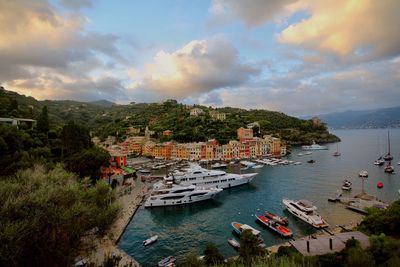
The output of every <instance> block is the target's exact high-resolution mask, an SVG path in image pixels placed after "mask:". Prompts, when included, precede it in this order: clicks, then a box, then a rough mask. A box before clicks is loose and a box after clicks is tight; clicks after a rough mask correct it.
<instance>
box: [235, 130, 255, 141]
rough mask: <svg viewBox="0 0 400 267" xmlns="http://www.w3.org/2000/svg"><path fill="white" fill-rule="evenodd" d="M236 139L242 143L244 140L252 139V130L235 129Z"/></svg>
mask: <svg viewBox="0 0 400 267" xmlns="http://www.w3.org/2000/svg"><path fill="white" fill-rule="evenodd" d="M237 138H238V139H239V140H240V141H242V140H245V139H252V138H253V129H246V128H243V127H240V128H239V129H237Z"/></svg>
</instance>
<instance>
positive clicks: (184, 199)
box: [144, 184, 222, 208]
mask: <svg viewBox="0 0 400 267" xmlns="http://www.w3.org/2000/svg"><path fill="white" fill-rule="evenodd" d="M221 191H222V189H218V188H209V189H203V188H198V187H196V186H195V185H190V186H180V185H174V184H171V185H168V186H166V187H164V188H162V189H153V191H152V192H151V194H150V196H149V198H148V199H147V200H146V202H145V203H144V206H145V207H146V208H149V207H157V206H173V205H183V204H189V203H194V202H199V201H203V200H207V199H211V198H214V197H215V196H216V195H217V194H218V193H219V192H221Z"/></svg>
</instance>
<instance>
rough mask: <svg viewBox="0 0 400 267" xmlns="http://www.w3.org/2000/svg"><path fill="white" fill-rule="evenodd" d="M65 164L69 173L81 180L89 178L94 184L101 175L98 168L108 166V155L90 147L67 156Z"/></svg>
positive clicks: (99, 149)
mask: <svg viewBox="0 0 400 267" xmlns="http://www.w3.org/2000/svg"><path fill="white" fill-rule="evenodd" d="M65 162H66V166H67V169H68V170H69V171H72V172H74V173H76V174H78V175H79V177H81V178H83V177H90V178H91V180H92V182H93V183H95V182H96V181H97V180H98V179H99V177H100V175H101V173H100V167H102V166H104V167H106V166H108V165H109V162H110V154H109V153H108V152H107V151H105V150H104V149H101V148H98V147H92V148H89V149H84V150H80V151H79V152H77V153H74V154H72V155H70V156H68V157H67V158H66V159H65Z"/></svg>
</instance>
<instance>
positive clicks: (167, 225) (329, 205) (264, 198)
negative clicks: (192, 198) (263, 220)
mask: <svg viewBox="0 0 400 267" xmlns="http://www.w3.org/2000/svg"><path fill="white" fill-rule="evenodd" d="M334 133H335V134H337V135H338V136H339V137H340V138H341V139H342V142H341V143H340V147H341V156H340V157H333V156H332V152H330V151H334V150H335V149H336V144H329V145H327V146H328V148H329V150H320V151H313V153H312V157H313V158H314V159H315V160H316V162H315V163H314V164H304V162H306V161H307V160H309V159H310V158H311V155H305V154H304V152H301V151H302V150H301V148H295V149H293V150H292V154H291V155H289V156H287V157H285V158H283V159H282V160H287V161H293V162H302V163H303V164H301V165H294V164H288V165H283V164H282V165H275V166H268V165H264V167H263V168H261V169H258V170H257V172H258V175H257V176H255V177H254V179H253V180H252V181H251V182H250V183H249V184H245V185H242V186H240V187H235V188H231V189H227V190H224V191H222V192H221V193H219V194H218V195H217V196H216V197H215V198H214V199H212V200H207V201H204V202H199V203H197V204H192V205H188V206H171V207H159V208H153V209H144V207H143V206H141V207H140V208H139V209H138V212H137V213H136V215H135V216H134V218H133V219H132V221H131V223H130V224H129V225H128V227H127V229H126V231H125V233H124V234H123V236H122V238H121V240H120V242H119V247H120V248H121V249H122V250H124V251H125V252H126V253H127V254H129V255H131V256H132V257H133V258H134V259H135V260H137V261H138V262H139V263H141V264H142V265H143V266H154V265H156V264H157V262H158V261H159V260H160V259H163V258H165V257H167V256H168V255H174V256H175V257H176V258H177V262H180V260H183V259H184V258H185V255H186V254H187V253H189V252H191V251H195V252H197V253H198V255H201V254H202V251H203V250H204V248H205V246H206V244H207V243H209V242H213V243H214V244H216V245H217V247H218V249H219V250H220V251H221V252H222V254H223V255H224V256H226V257H229V256H234V255H236V253H237V252H236V251H235V250H234V249H233V248H232V247H231V245H229V244H228V243H227V240H228V239H230V238H232V226H231V222H234V221H237V222H241V223H243V224H248V225H251V226H254V227H255V228H256V229H258V230H259V231H260V235H261V236H262V237H263V239H264V242H265V244H266V246H273V245H277V244H281V243H283V242H285V239H284V238H283V237H280V236H279V235H277V234H276V233H274V232H273V231H270V230H269V229H266V228H262V227H260V226H258V227H257V224H256V223H255V220H256V217H255V216H256V215H257V214H263V212H264V211H268V212H270V213H274V214H278V215H279V216H282V215H283V216H287V217H288V220H289V227H290V230H292V232H293V238H294V239H296V240H297V239H298V238H301V237H304V236H308V235H312V234H315V233H318V232H320V231H322V230H317V229H314V228H313V227H312V226H310V225H308V224H306V223H304V222H302V221H301V220H299V219H297V218H296V217H294V216H292V215H291V214H290V213H289V212H288V211H287V210H286V209H285V207H284V205H283V204H282V199H283V198H284V197H288V198H291V199H304V198H306V199H308V200H310V201H312V202H313V203H314V205H315V206H317V207H318V213H319V214H320V215H321V216H322V217H323V218H324V219H325V220H326V221H327V222H328V223H329V225H330V228H328V229H331V227H336V226H338V225H347V224H353V225H354V224H356V223H357V222H359V221H360V220H361V219H362V217H363V215H362V214H360V213H357V212H354V211H352V210H349V209H347V208H346V201H351V200H354V196H355V195H358V194H360V193H361V191H362V180H365V181H364V187H365V188H364V190H365V191H366V192H367V193H368V194H369V195H373V196H376V197H377V198H378V199H380V200H382V201H384V202H387V203H390V202H392V201H393V200H396V199H398V197H399V192H398V190H399V188H400V179H399V176H398V174H387V173H384V170H383V167H379V166H376V165H374V164H373V162H374V161H375V160H376V159H377V158H378V157H379V155H378V154H377V152H376V139H377V136H378V135H380V136H382V138H386V135H387V130H341V131H336V132H334ZM390 136H391V146H392V151H397V150H399V149H400V130H398V129H394V130H391V132H390ZM365 144H370V145H365ZM386 147H387V145H386V144H382V150H384V149H385V148H386ZM354 148H357V149H354ZM300 153H302V155H301V156H299V155H298V154H300ZM392 154H393V155H394V156H395V159H394V160H396V162H397V161H399V159H398V158H396V155H397V153H392ZM256 164H261V163H256ZM363 169H365V170H367V171H368V174H369V176H368V178H366V179H361V178H359V177H358V174H359V172H360V170H363ZM395 169H396V170H397V166H395ZM226 171H227V172H235V173H240V166H238V164H229V165H228V167H227V170H226ZM254 171H255V170H252V169H249V170H246V171H242V173H247V172H254ZM344 179H347V180H349V181H350V182H351V183H352V190H350V191H346V190H343V192H342V196H341V200H342V203H333V202H329V201H327V196H330V195H332V192H335V190H337V189H339V188H341V186H342V184H343V180H344ZM379 181H381V182H382V183H383V184H384V185H385V186H384V187H383V188H381V189H379V188H377V183H378V182H379ZM359 202H360V203H362V204H365V203H371V202H366V201H364V200H361V201H359ZM349 203H350V202H349ZM355 203H357V202H355ZM353 205H357V204H353ZM154 234H157V235H158V236H159V239H158V241H157V242H156V243H154V244H152V245H151V246H148V247H146V248H144V247H143V246H142V242H143V240H146V239H147V238H148V237H149V236H152V235H154ZM193 237H195V238H193Z"/></svg>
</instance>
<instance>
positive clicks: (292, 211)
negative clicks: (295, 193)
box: [283, 199, 329, 229]
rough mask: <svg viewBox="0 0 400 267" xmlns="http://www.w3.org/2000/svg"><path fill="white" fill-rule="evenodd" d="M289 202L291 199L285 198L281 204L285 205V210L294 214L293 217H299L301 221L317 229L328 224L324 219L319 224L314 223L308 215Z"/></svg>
mask: <svg viewBox="0 0 400 267" xmlns="http://www.w3.org/2000/svg"><path fill="white" fill-rule="evenodd" d="M290 202H291V200H287V199H284V200H283V204H284V205H285V206H286V208H287V210H288V211H289V212H290V213H291V214H292V215H294V216H295V217H297V218H299V219H300V220H302V221H303V222H305V223H307V224H309V225H311V226H313V227H314V228H317V229H322V228H326V227H328V226H329V225H328V224H327V223H326V222H325V221H323V223H321V224H315V223H314V222H313V221H312V220H311V219H310V218H309V217H307V216H305V215H304V213H303V212H301V211H299V210H296V209H294V208H293V207H292V206H291V205H290Z"/></svg>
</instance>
